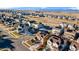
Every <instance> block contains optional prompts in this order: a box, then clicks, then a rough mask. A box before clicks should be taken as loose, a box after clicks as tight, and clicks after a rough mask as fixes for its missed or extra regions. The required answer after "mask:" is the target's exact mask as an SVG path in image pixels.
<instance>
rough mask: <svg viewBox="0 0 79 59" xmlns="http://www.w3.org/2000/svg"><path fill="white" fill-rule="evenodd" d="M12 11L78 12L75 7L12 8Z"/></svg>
mask: <svg viewBox="0 0 79 59" xmlns="http://www.w3.org/2000/svg"><path fill="white" fill-rule="evenodd" d="M9 9H14V10H33V11H56V12H62V11H64V12H79V9H77V8H76V7H13V8H9Z"/></svg>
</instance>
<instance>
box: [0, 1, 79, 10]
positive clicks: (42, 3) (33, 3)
mask: <svg viewBox="0 0 79 59" xmlns="http://www.w3.org/2000/svg"><path fill="white" fill-rule="evenodd" d="M78 2H79V1H78V0H0V8H11V7H42V8H45V7H76V8H77V9H79V3H78Z"/></svg>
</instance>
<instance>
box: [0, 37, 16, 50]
mask: <svg viewBox="0 0 79 59" xmlns="http://www.w3.org/2000/svg"><path fill="white" fill-rule="evenodd" d="M12 43H14V42H13V41H11V40H10V39H3V38H2V37H0V48H9V49H10V50H11V51H13V50H14V49H15V47H14V46H13V45H12Z"/></svg>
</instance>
